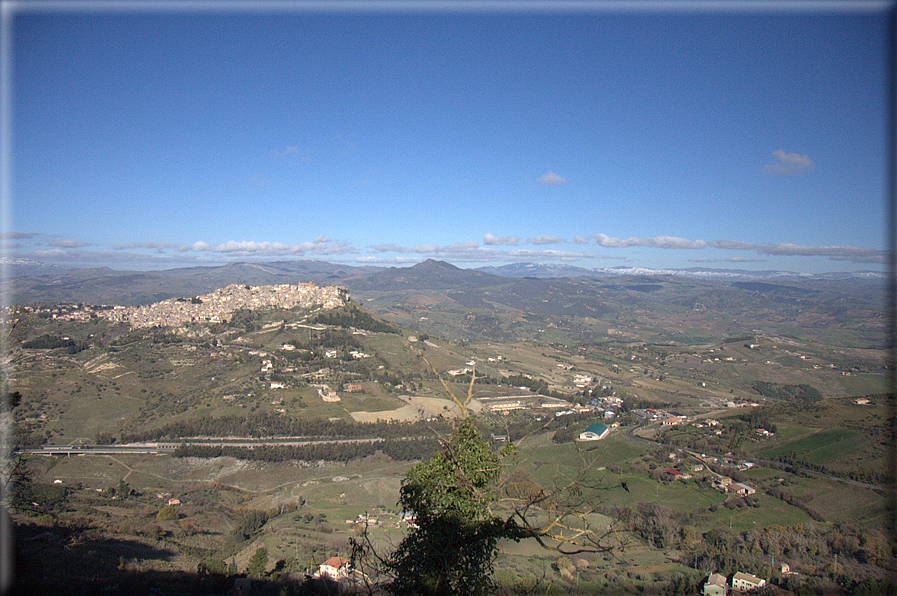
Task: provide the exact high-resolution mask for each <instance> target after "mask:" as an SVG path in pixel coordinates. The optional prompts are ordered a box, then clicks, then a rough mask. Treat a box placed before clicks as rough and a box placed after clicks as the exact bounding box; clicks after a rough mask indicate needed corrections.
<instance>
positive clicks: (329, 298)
mask: <svg viewBox="0 0 897 596" xmlns="http://www.w3.org/2000/svg"><path fill="white" fill-rule="evenodd" d="M348 300H349V292H348V290H346V289H345V288H342V287H339V286H324V287H321V286H318V285H316V284H314V283H310V282H309V283H299V284H296V285H290V284H279V285H272V286H256V287H252V286H248V285H240V284H231V285H229V286H227V287H224V288H221V289H219V290H215V291H214V292H212V293H210V294H206V295H204V296H197V297H194V298H189V299H186V298H170V299H168V300H163V301H162V302H157V303H155V304H150V305H148V306H138V307H115V308H112V309H110V310H98V311H96V314H97V316H99V317H102V318H104V319H107V320H109V321H112V322H114V323H129V324H130V325H131V328H132V329H138V328H145V327H180V326H183V325H185V324H187V323H190V322H207V323H226V322H228V321H230V318H231V316H232V315H233V313H234V312H236V311H237V310H240V309H244V308H245V309H261V308H283V309H291V308H314V307H320V308H321V309H322V310H328V309H332V308H336V307H338V306H342V305H344V304H346V303H347V302H348Z"/></svg>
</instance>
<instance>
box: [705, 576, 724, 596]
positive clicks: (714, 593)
mask: <svg viewBox="0 0 897 596" xmlns="http://www.w3.org/2000/svg"><path fill="white" fill-rule="evenodd" d="M702 594H703V596H726V576H725V575H720V574H719V573H711V574H710V577H709V578H707V582H706V583H705V584H704V591H703V592H702Z"/></svg>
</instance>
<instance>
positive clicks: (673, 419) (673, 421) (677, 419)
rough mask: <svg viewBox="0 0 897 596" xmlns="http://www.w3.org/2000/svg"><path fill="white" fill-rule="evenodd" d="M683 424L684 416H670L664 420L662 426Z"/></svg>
mask: <svg viewBox="0 0 897 596" xmlns="http://www.w3.org/2000/svg"><path fill="white" fill-rule="evenodd" d="M683 422H685V416H670V417H668V418H664V420H663V422H662V423H661V424H663V426H676V425H677V424H682V423H683Z"/></svg>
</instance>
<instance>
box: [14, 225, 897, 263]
mask: <svg viewBox="0 0 897 596" xmlns="http://www.w3.org/2000/svg"><path fill="white" fill-rule="evenodd" d="M6 236H7V237H8V238H11V239H19V240H30V241H33V242H35V243H36V245H37V246H38V247H36V248H33V249H31V250H23V248H24V247H22V246H19V247H18V249H17V250H16V251H15V252H16V254H17V255H18V256H20V257H25V258H30V259H34V260H39V261H48V262H56V263H66V264H74V263H96V264H99V263H102V264H110V265H119V266H128V265H134V264H140V263H143V264H144V265H149V266H153V265H155V266H159V267H161V266H176V265H178V264H181V265H185V266H186V265H196V264H204V263H205V264H217V263H223V262H232V261H236V260H247V259H248V260H259V259H267V258H274V257H286V258H323V259H324V260H333V261H337V262H344V263H355V264H365V265H369V264H397V265H401V264H414V263H418V262H420V261H422V260H425V259H428V258H436V259H444V260H448V261H452V262H455V263H511V262H563V263H577V262H582V261H587V260H591V259H598V260H620V261H632V260H633V259H632V257H631V255H628V254H627V253H626V252H625V251H626V249H632V248H649V249H661V250H665V251H688V252H695V251H701V250H712V249H716V250H722V251H738V252H753V253H755V254H756V255H758V257H769V256H777V257H819V258H824V259H827V260H830V261H841V262H850V263H865V264H884V263H886V260H887V252H886V251H885V250H882V249H878V248H869V247H858V246H849V245H845V246H812V245H799V244H794V243H780V244H761V243H753V242H744V241H740V240H712V241H705V240H692V239H688V238H681V237H678V236H653V237H629V238H617V237H613V236H608V235H606V234H590V235H587V236H574V237H573V240H572V244H573V245H578V246H579V247H586V246H595V247H596V248H597V247H600V250H597V251H588V250H587V249H586V250H582V249H580V250H553V249H536V248H533V249H529V248H519V246H520V245H521V244H529V245H532V246H534V247H538V246H542V245H546V244H565V243H566V244H570V243H571V242H568V241H566V240H564V239H563V238H559V237H557V236H551V235H538V236H535V237H533V238H529V239H526V240H522V239H521V238H520V237H517V236H495V235H494V234H492V233H486V234H485V235H484V236H483V242H482V244H480V243H478V242H476V241H473V240H468V241H466V242H456V243H452V244H446V245H439V244H417V245H413V246H404V245H400V244H393V243H389V244H375V245H370V246H367V247H365V248H364V249H361V248H358V247H356V246H354V245H353V244H352V243H350V242H348V241H346V240H335V239H333V238H331V237H329V236H326V235H323V234H321V235H318V236H317V237H315V238H314V239H312V240H309V241H305V242H299V243H285V242H271V241H249V240H241V241H236V240H229V241H226V242H222V243H218V244H214V245H213V244H210V243H208V242H206V241H203V240H197V241H195V242H193V243H180V244H178V243H166V242H152V241H149V242H131V243H127V244H118V245H114V246H112V247H111V248H97V249H96V250H89V251H85V250H82V249H84V248H85V247H88V246H92V245H91V244H90V243H87V242H81V241H77V240H73V239H70V238H65V239H50V238H44V237H43V235H42V234H39V233H7V234H6ZM621 251H622V252H621ZM758 257H743V256H729V257H708V258H689V259H687V261H688V262H692V263H760V262H766V259H765V258H758Z"/></svg>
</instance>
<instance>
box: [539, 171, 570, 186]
mask: <svg viewBox="0 0 897 596" xmlns="http://www.w3.org/2000/svg"><path fill="white" fill-rule="evenodd" d="M566 182H567V179H566V178H564V177H563V176H558V175H557V174H555V173H554V172H552V171H548V172H546V173H545V174H543V175H542V177H540V178H539V184H541V185H542V186H557V185H559V184H565V183H566Z"/></svg>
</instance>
